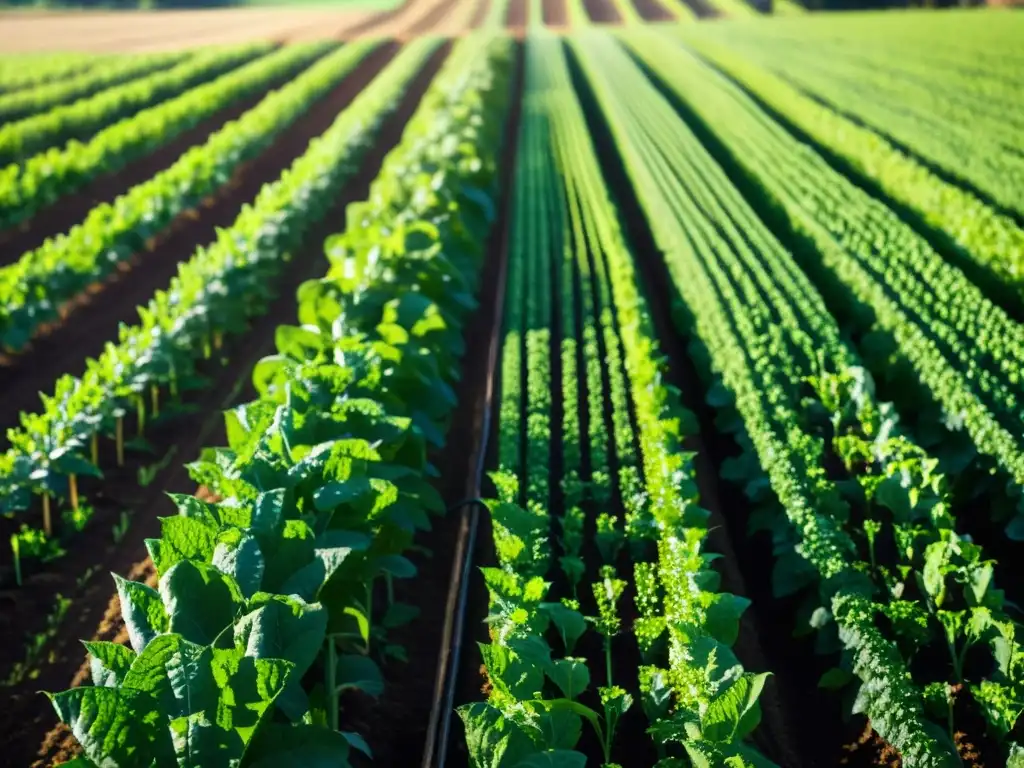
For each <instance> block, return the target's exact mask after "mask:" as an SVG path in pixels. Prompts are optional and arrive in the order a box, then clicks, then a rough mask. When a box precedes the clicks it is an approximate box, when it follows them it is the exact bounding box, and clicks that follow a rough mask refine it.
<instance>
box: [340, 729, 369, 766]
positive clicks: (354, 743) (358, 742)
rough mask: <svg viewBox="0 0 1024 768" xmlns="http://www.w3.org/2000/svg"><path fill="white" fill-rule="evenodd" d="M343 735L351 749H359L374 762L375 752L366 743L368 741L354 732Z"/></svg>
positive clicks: (343, 732)
mask: <svg viewBox="0 0 1024 768" xmlns="http://www.w3.org/2000/svg"><path fill="white" fill-rule="evenodd" d="M341 735H342V736H344V737H345V741H347V742H348V745H349V746H350V747H352V748H353V749H358V750H359V751H360V752H362V753H363V754H364V755H366V756H367V757H368V758H370V759H371V760H373V751H372V750H371V749H370V745H369V744H367V743H366V739H364V738H363V737H362V736H360V735H359V734H358V733H355V732H354V731H341Z"/></svg>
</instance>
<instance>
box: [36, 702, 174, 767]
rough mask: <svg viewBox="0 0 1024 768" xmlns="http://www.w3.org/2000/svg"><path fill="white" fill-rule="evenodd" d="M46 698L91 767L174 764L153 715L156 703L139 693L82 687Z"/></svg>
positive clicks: (166, 736)
mask: <svg viewBox="0 0 1024 768" xmlns="http://www.w3.org/2000/svg"><path fill="white" fill-rule="evenodd" d="M47 696H49V698H50V702H51V703H52V704H53V708H54V710H56V712H57V716H58V717H59V718H60V719H61V720H63V721H64V722H65V723H66V724H67V725H68V727H69V728H70V729H71V732H72V733H73V734H74V736H75V739H77V741H78V743H79V744H80V745H81V746H82V751H83V752H85V754H86V757H88V758H89V759H90V760H91V761H92V762H93V763H95V764H96V765H98V766H103V767H104V768H105V767H106V766H132V767H133V768H134V767H135V766H140V767H148V766H154V768H161V767H162V766H165V765H174V762H175V761H174V749H173V745H172V743H171V737H170V733H169V731H168V730H167V728H166V726H165V724H164V720H163V719H162V718H161V717H160V716H159V715H158V714H157V711H156V702H155V701H154V700H153V698H152V697H151V696H150V695H149V694H147V693H145V692H144V691H136V690H132V689H128V688H100V687H83V688H72V689H71V690H70V691H64V692H63V693H48V694H47ZM138 713H144V715H143V716H142V717H139V716H137V715H138Z"/></svg>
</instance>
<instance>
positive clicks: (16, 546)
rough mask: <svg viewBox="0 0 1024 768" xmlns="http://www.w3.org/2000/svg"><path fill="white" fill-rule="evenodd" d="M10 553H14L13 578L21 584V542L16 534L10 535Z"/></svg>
mask: <svg viewBox="0 0 1024 768" xmlns="http://www.w3.org/2000/svg"><path fill="white" fill-rule="evenodd" d="M11 554H13V555H14V580H15V582H17V584H18V586H19V587H20V586H21V543H20V542H19V540H18V534H14V535H13V536H11Z"/></svg>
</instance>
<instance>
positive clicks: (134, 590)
mask: <svg viewBox="0 0 1024 768" xmlns="http://www.w3.org/2000/svg"><path fill="white" fill-rule="evenodd" d="M113 576H114V583H115V584H117V596H118V598H119V600H120V602H121V616H122V617H123V618H124V625H125V628H126V629H127V630H128V640H129V642H130V643H131V645H132V649H133V650H134V651H135V652H136V653H141V652H142V649H143V648H145V647H146V644H147V643H149V641H150V640H152V639H153V638H154V637H156V636H157V635H158V634H160V633H161V632H167V631H168V629H169V627H170V619H169V617H168V615H167V612H166V611H165V610H164V604H163V601H162V600H161V598H160V593H159V592H157V591H156V590H155V589H153V588H152V587H148V586H146V585H145V584H141V583H139V582H137V581H128V580H127V579H122V578H121V577H120V576H118V575H117V574H113Z"/></svg>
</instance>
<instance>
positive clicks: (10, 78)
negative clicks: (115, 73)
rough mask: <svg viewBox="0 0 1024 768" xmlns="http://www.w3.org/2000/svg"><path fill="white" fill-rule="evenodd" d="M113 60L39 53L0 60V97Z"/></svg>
mask: <svg viewBox="0 0 1024 768" xmlns="http://www.w3.org/2000/svg"><path fill="white" fill-rule="evenodd" d="M118 58H119V57H117V56H106V55H98V54H91V53H43V54H23V55H11V56H4V57H2V58H0V93H12V92H14V91H18V90H21V89H23V88H34V87H37V86H39V85H42V84H44V83H51V82H56V81H58V80H63V79H65V78H70V77H74V76H75V75H81V74H83V73H84V72H88V71H89V70H91V69H93V68H94V67H98V66H101V65H103V64H106V63H108V62H112V61H116V60H117V59H118Z"/></svg>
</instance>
